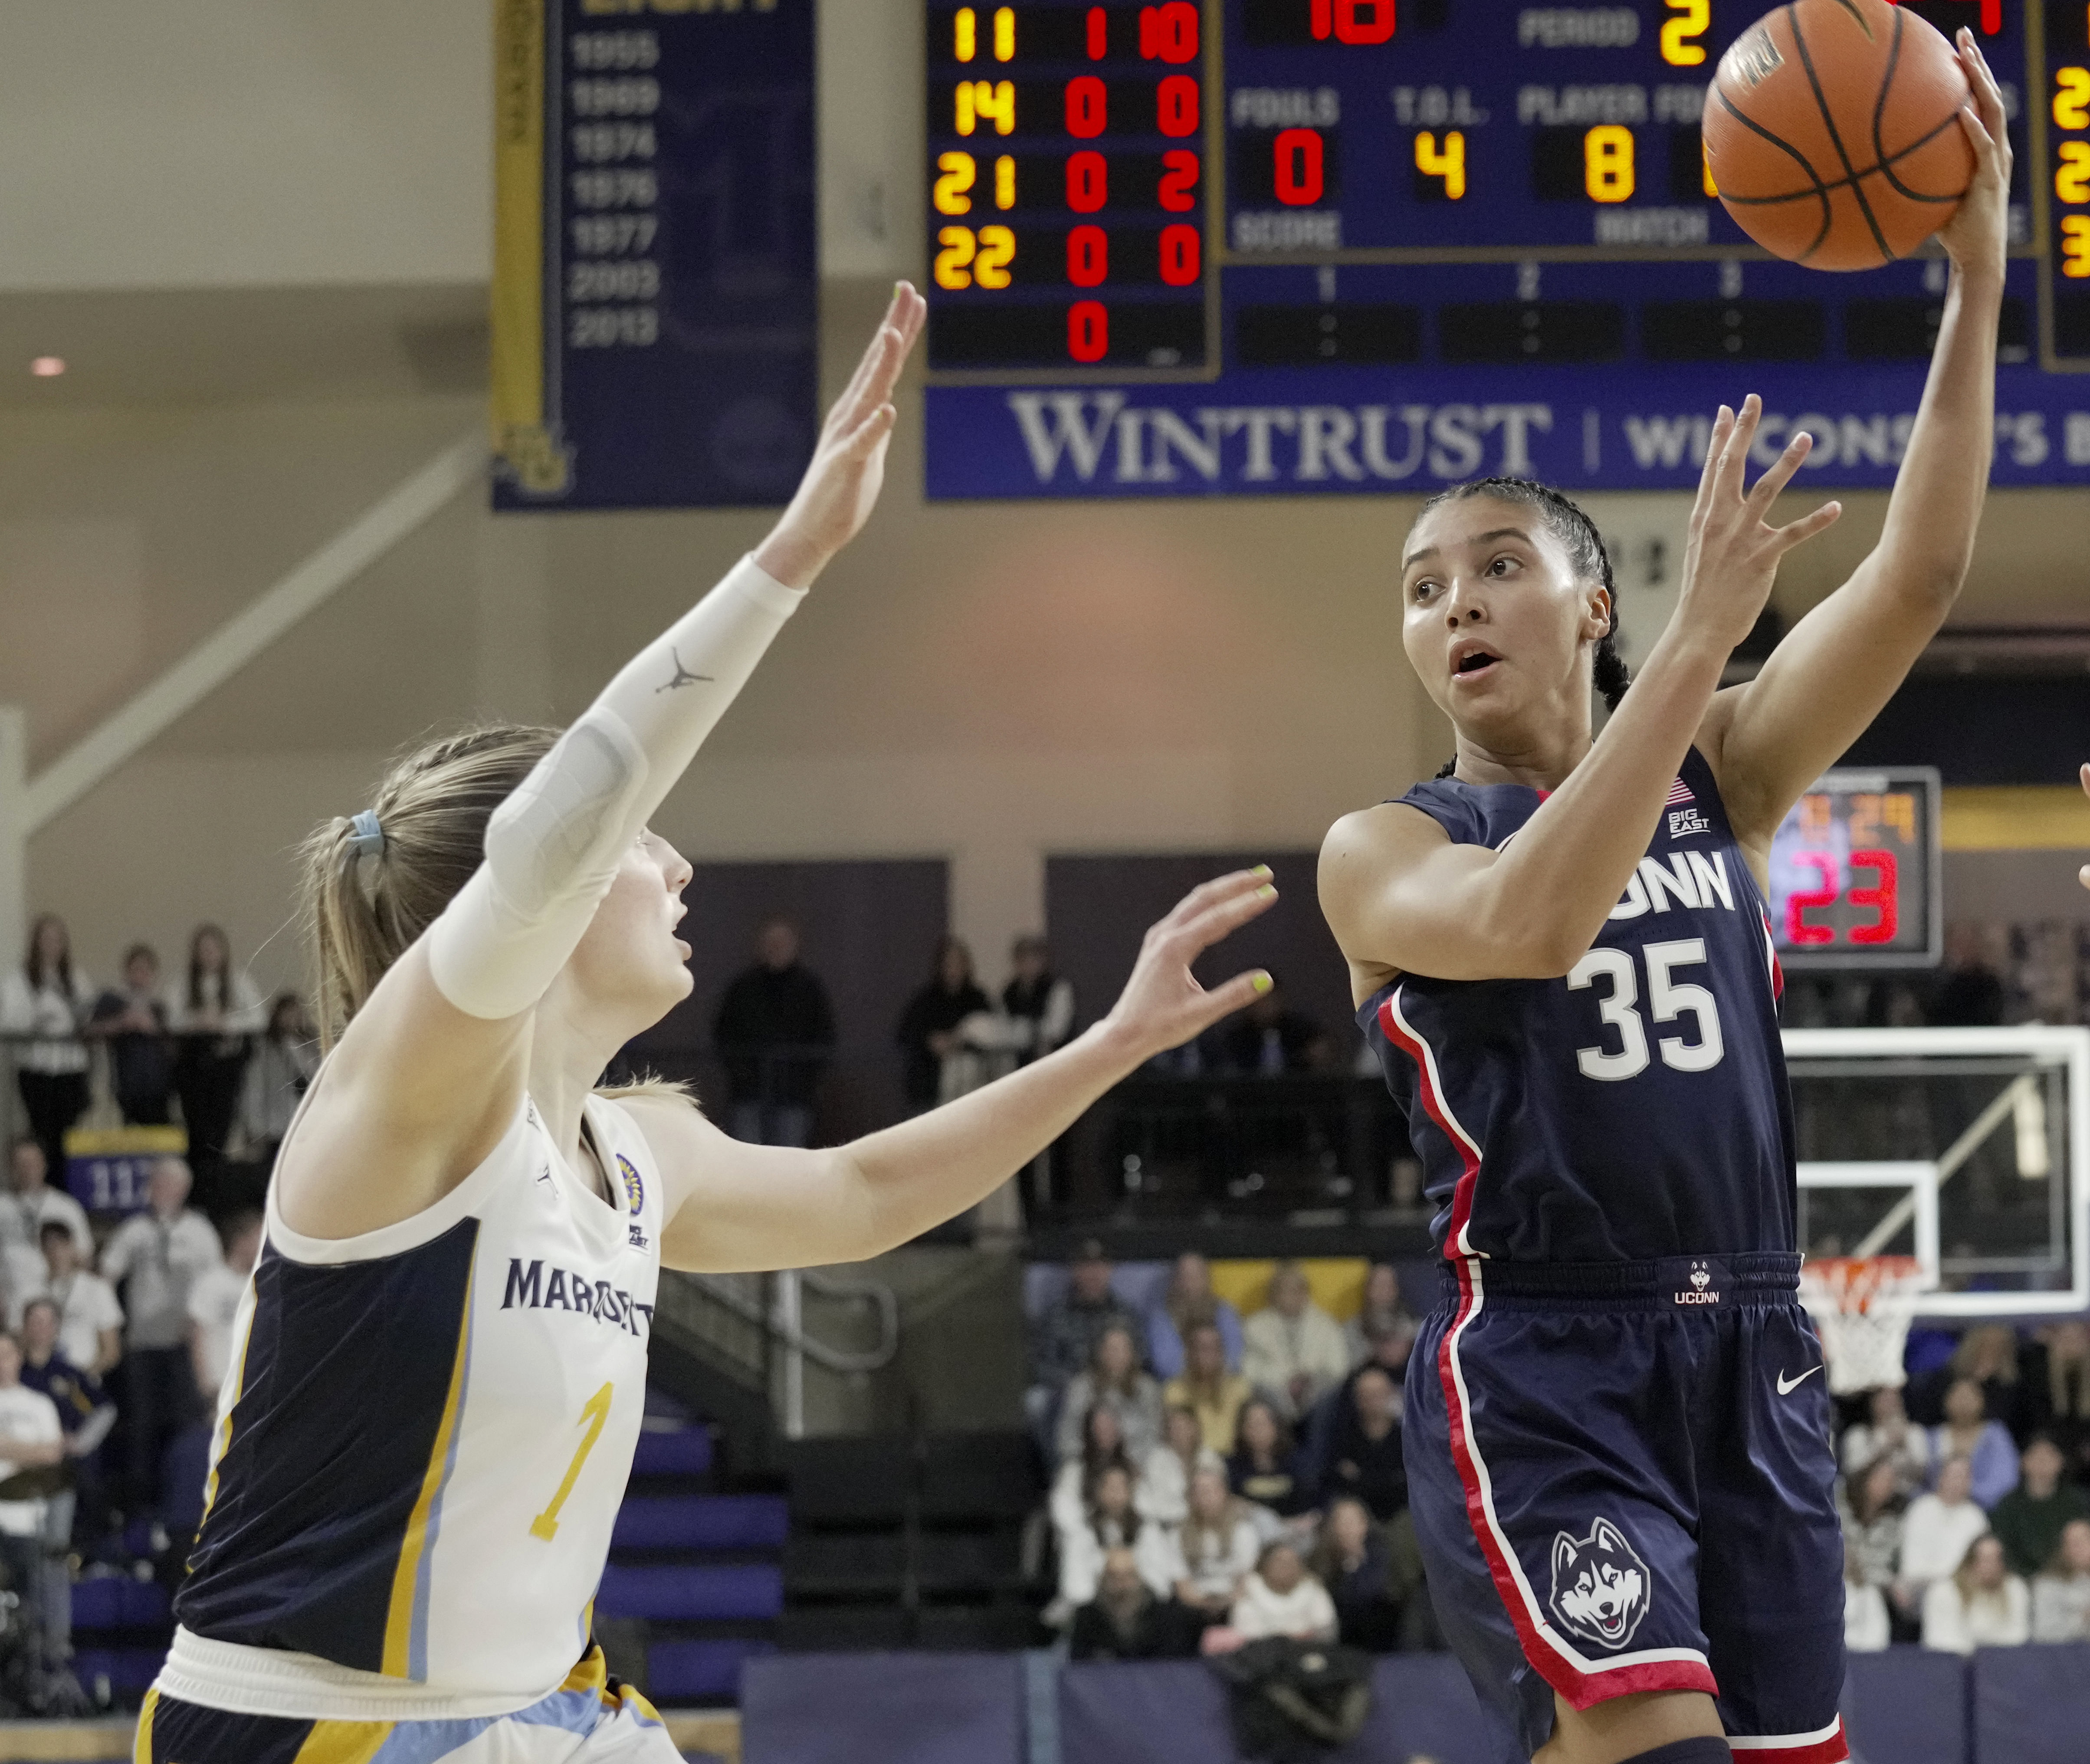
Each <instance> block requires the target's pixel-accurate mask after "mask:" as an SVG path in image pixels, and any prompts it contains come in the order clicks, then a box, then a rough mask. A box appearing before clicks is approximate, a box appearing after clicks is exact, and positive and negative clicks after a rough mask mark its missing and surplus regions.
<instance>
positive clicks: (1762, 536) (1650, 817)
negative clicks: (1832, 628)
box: [1320, 395, 1839, 980]
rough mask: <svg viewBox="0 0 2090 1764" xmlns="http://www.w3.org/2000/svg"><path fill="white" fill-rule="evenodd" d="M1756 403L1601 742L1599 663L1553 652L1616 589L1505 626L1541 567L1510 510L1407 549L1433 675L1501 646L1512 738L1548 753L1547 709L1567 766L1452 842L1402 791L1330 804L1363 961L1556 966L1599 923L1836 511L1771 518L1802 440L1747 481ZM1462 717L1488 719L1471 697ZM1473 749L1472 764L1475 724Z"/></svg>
mask: <svg viewBox="0 0 2090 1764" xmlns="http://www.w3.org/2000/svg"><path fill="white" fill-rule="evenodd" d="M1760 416H1761V405H1760V404H1759V403H1758V402H1757V399H1756V398H1755V397H1754V396H1753V395H1752V396H1751V397H1750V398H1748V399H1747V400H1746V401H1744V405H1743V407H1742V410H1741V411H1740V414H1739V415H1737V414H1736V413H1735V412H1734V411H1730V410H1729V409H1728V408H1727V407H1726V406H1725V405H1722V407H1720V411H1719V415H1718V418H1717V419H1715V421H1714V427H1713V435H1712V440H1711V443H1710V445H1709V447H1708V449H1707V450H1706V456H1705V471H1704V472H1703V474H1702V475H1701V478H1700V480H1699V485H1698V496H1697V502H1696V503H1695V505H1694V506H1693V507H1692V514H1691V540H1690V544H1689V547H1688V549H1687V552H1686V554H1685V558H1684V592H1683V596H1682V599H1681V601H1680V603H1679V607H1678V611H1677V614H1676V617H1675V618H1674V619H1672V620H1671V622H1670V626H1669V629H1668V630H1666V631H1665V632H1664V633H1663V634H1662V638H1661V639H1660V640H1659V641H1658V643H1656V645H1655V647H1654V652H1653V653H1652V654H1651V655H1650V656H1649V658H1648V661H1647V665H1645V667H1644V668H1643V669H1641V673H1640V675H1639V677H1638V678H1637V679H1636V680H1635V681H1634V682H1633V687H1632V691H1630V692H1628V693H1627V694H1626V695H1625V697H1624V699H1623V702H1622V703H1621V704H1620V706H1619V709H1618V710H1617V711H1616V712H1615V713H1614V714H1613V716H1612V717H1611V721H1610V722H1609V723H1607V724H1606V725H1605V728H1604V731H1603V733H1602V735H1601V736H1599V737H1598V738H1597V740H1596V742H1595V744H1594V745H1593V746H1588V742H1589V736H1588V727H1589V701H1588V686H1587V676H1586V674H1585V673H1581V672H1579V671H1577V669H1576V668H1575V667H1574V666H1572V665H1564V664H1566V663H1568V660H1569V659H1570V658H1569V657H1568V656H1563V655H1561V654H1559V653H1556V652H1558V651H1561V650H1563V649H1564V648H1566V646H1567V645H1568V644H1569V643H1572V642H1581V643H1589V642H1592V641H1593V639H1594V638H1595V637H1596V636H1597V635H1601V634H1602V632H1603V631H1604V630H1605V629H1606V624H1607V622H1608V621H1609V619H1610V617H1611V608H1610V604H1609V593H1608V591H1607V590H1606V589H1605V588H1603V587H1602V586H1601V585H1598V586H1596V587H1593V588H1591V589H1589V596H1590V598H1589V604H1588V607H1587V611H1586V615H1585V617H1584V620H1583V622H1582V624H1581V626H1580V629H1579V630H1578V631H1576V632H1573V633H1569V634H1566V635H1563V634H1561V633H1559V632H1558V631H1556V630H1550V629H1548V628H1546V627H1543V626H1540V627H1538V628H1537V629H1535V630H1529V635H1527V634H1526V631H1525V630H1515V629H1512V626H1513V625H1516V624H1520V623H1522V622H1524V614H1523V613H1522V612H1521V611H1520V609H1519V608H1518V605H1517V604H1516V603H1517V602H1518V601H1519V600H1525V599H1526V597H1528V596H1530V595H1531V594H1532V593H1533V592H1534V590H1533V587H1530V586H1528V585H1527V584H1531V583H1536V581H1537V579H1538V578H1539V577H1540V576H1541V575H1542V574H1543V573H1544V571H1545V570H1546V568H1547V566H1548V560H1547V557H1546V553H1545V552H1544V549H1543V548H1542V547H1541V546H1540V545H1538V544H1537V543H1536V541H1535V540H1534V539H1533V536H1532V535H1531V534H1529V532H1526V531H1524V530H1523V529H1521V528H1518V527H1507V526H1504V525H1502V524H1500V523H1499V521H1498V522H1497V523H1496V524H1494V525H1492V526H1490V527H1489V530H1488V531H1481V532H1477V533H1474V534H1473V535H1471V536H1469V537H1467V538H1465V539H1464V540H1460V541H1456V542H1453V541H1450V540H1447V542H1446V543H1444V544H1442V545H1440V546H1435V547H1425V548H1423V549H1421V550H1418V551H1416V552H1413V553H1410V555H1409V557H1408V559H1407V561H1406V564H1405V567H1404V575H1403V580H1402V594H1403V599H1404V603H1405V606H1406V612H1405V619H1406V622H1407V624H1408V652H1409V656H1410V659H1411V660H1414V661H1415V663H1416V665H1417V668H1418V669H1420V670H1423V671H1424V679H1425V683H1426V685H1427V684H1428V683H1429V682H1430V678H1431V675H1430V670H1431V669H1436V670H1438V671H1440V672H1441V671H1443V670H1444V669H1449V670H1450V671H1451V673H1454V674H1456V673H1458V672H1459V671H1460V664H1461V663H1462V662H1464V661H1465V660H1470V659H1471V658H1472V655H1473V646H1474V645H1491V646H1494V648H1495V649H1497V650H1499V651H1500V652H1503V658H1504V659H1503V661H1502V662H1499V663H1497V664H1496V665H1498V666H1503V665H1507V667H1508V668H1509V669H1512V671H1511V672H1510V673H1508V674H1507V683H1506V684H1505V685H1504V686H1501V687H1490V688H1488V689H1487V690H1490V691H1500V692H1503V693H1515V694H1516V695H1518V700H1517V702H1516V705H1515V708H1513V709H1512V710H1510V711H1508V712H1506V713H1505V716H1504V719H1503V722H1502V725H1501V727H1502V730H1503V735H1502V739H1503V741H1504V742H1530V743H1532V744H1533V747H1532V751H1533V754H1534V755H1535V754H1536V752H1537V749H1538V748H1539V747H1540V746H1544V745H1546V743H1547V742H1548V729H1549V725H1550V728H1551V729H1552V730H1553V732H1554V734H1555V736H1556V737H1557V738H1555V739H1553V740H1552V742H1551V745H1552V746H1554V747H1555V748H1556V749H1557V752H1556V753H1555V756H1554V762H1553V763H1554V765H1555V770H1556V772H1561V773H1564V774H1565V776H1564V778H1559V777H1556V778H1555V779H1552V780H1550V781H1551V782H1554V783H1555V784H1557V787H1556V788H1554V789H1552V791H1551V794H1550V796H1549V797H1548V798H1547V799H1546V802H1544V803H1543V804H1542V806H1541V807H1540V808H1539V810H1538V811H1537V813H1536V814H1535V815H1533V816H1532V818H1531V820H1529V822H1528V823H1527V824H1525V825H1524V828H1522V829H1521V830H1520V832H1519V833H1517V834H1516V837H1514V838H1513V839H1512V840H1511V841H1508V843H1507V844H1506V845H1503V847H1502V848H1501V849H1500V850H1491V849H1490V848H1489V847H1487V846H1486V845H1468V844H1455V843H1453V842H1452V841H1451V839H1450V838H1449V837H1447V834H1446V833H1445V832H1444V830H1443V828H1441V827H1440V826H1439V825H1438V824H1437V823H1436V822H1435V821H1434V820H1431V819H1430V817H1429V816H1428V815H1425V814H1423V813H1422V812H1421V811H1420V810H1417V809H1414V808H1411V807H1405V806H1404V805H1402V804H1399V803H1382V804H1380V805H1379V806H1378V807H1375V808H1369V809H1365V810H1361V811H1359V812H1357V813H1356V814H1353V815H1346V816H1344V818H1343V819H1342V820H1340V821H1338V822H1336V823H1335V826H1334V827H1333V828H1331V829H1330V830H1329V833H1328V837H1327V840H1326V841H1324V842H1323V843H1322V848H1321V867H1320V893H1321V906H1322V912H1323V913H1324V914H1326V915H1327V920H1328V924H1329V927H1330V928H1331V930H1332V931H1334V932H1335V940H1336V942H1337V943H1338V944H1340V945H1341V947H1342V949H1343V953H1344V955H1345V956H1346V957H1348V959H1349V961H1350V962H1351V963H1352V966H1353V967H1354V968H1356V969H1358V970H1378V971H1381V972H1395V971H1397V972H1402V973H1414V974H1426V975H1434V976H1435V977H1437V978H1438V979H1449V980H1469V979H1550V978H1552V977H1555V976H1557V975H1563V974H1565V973H1567V972H1568V970H1569V969H1570V968H1572V967H1573V966H1574V965H1575V964H1576V962H1578V961H1579V960H1580V959H1581V957H1582V955H1583V954H1584V953H1585V951H1586V950H1587V949H1589V945H1590V944H1591V943H1592V942H1593V941H1594V940H1595V938H1596V936H1597V933H1598V931H1599V930H1600V929H1601V928H1602V925H1603V923H1604V919H1605V917H1606V914H1609V913H1610V911H1611V909H1612V908H1613V907H1614V906H1616V905H1617V904H1618V901H1619V896H1620V895H1621V894H1623V893H1624V891H1625V887H1626V883H1627V880H1628V878H1630V877H1631V876H1632V872H1633V870H1634V868H1635V867H1636V865H1637V864H1638V863H1640V860H1641V858H1642V857H1643V856H1644V855H1645V854H1646V851H1647V847H1648V841H1649V839H1650V838H1651V837H1653V835H1654V829H1655V826H1656V824H1657V822H1658V820H1659V818H1660V816H1661V814H1662V801H1663V798H1664V797H1665V796H1666V794H1667V793H1668V790H1669V788H1670V786H1671V784H1672V782H1673V781H1675V777H1676V775H1677V772H1678V769H1679V767H1680V766H1681V765H1682V764H1683V759H1684V754H1685V752H1686V751H1687V750H1688V748H1689V747H1690V746H1691V743H1692V738H1693V737H1694V736H1695V735H1696V734H1697V729H1698V726H1699V724H1700V722H1701V720H1702V719H1703V717H1704V716H1705V710H1706V706H1707V704H1708V703H1709V700H1710V699H1711V697H1712V695H1713V693H1714V690H1715V688H1716V687H1717V686H1718V684H1719V678H1720V670H1721V669H1722V667H1723V666H1724V665H1725V664H1726V661H1727V656H1728V655H1729V654H1730V653H1731V652H1732V651H1733V648H1734V647H1735V644H1736V643H1740V641H1741V639H1742V638H1743V637H1744V636H1745V635H1747V634H1748V630H1749V628H1750V627H1751V626H1752V625H1753V624H1754V623H1755V622H1756V620H1757V616H1758V615H1759V614H1760V613H1761V612H1762V610H1763V606H1764V602H1765V600H1767V599H1768V598H1769V596H1770V585H1771V583H1772V581H1773V579H1774V578H1775V576H1776V574H1777V572H1778V560H1779V559H1780V558H1781V557H1783V556H1784V554H1785V553H1787V551H1789V550H1791V549H1792V547H1793V546H1795V544H1800V543H1801V542H1802V541H1803V540H1807V539H1809V538H1812V537H1813V536H1814V535H1815V534H1817V533H1818V532H1821V531H1823V530H1824V529H1825V528H1826V527H1828V526H1829V525H1830V523H1832V522H1833V521H1834V520H1835V518H1836V517H1837V514H1838V512H1839V510H1838V505H1836V504H1835V503H1834V502H1830V503H1827V504H1825V505H1824V506H1822V507H1821V508H1819V509H1817V510H1814V511H1813V513H1811V514H1807V515H1804V516H1803V517H1801V518H1800V519H1799V520H1796V521H1794V522H1792V523H1790V524H1789V525H1787V526H1785V527H1773V526H1772V525H1771V524H1770V521H1769V518H1768V517H1769V515H1770V510H1771V505H1772V503H1773V502H1774V500H1775V499H1776V497H1777V496H1778V492H1779V491H1780V490H1781V489H1782V488H1783V487H1784V485H1785V484H1786V483H1787V480H1789V479H1790V478H1791V475H1792V474H1793V473H1794V472H1795V471H1797V470H1799V468H1800V462H1801V461H1802V460H1803V459H1804V458H1806V456H1807V450H1808V441H1807V438H1806V437H1804V436H1802V437H1797V438H1795V441H1793V443H1792V444H1791V445H1790V446H1788V447H1787V449H1786V450H1785V453H1784V454H1783V456H1782V457H1781V458H1779V460H1778V463H1777V464H1776V465H1775V466H1774V467H1772V468H1771V469H1770V471H1767V472H1765V474H1764V475H1763V476H1762V477H1761V478H1760V479H1759V480H1757V483H1756V484H1755V485H1754V486H1753V487H1749V486H1748V485H1747V484H1746V482H1745V477H1744V471H1745V467H1746V464H1747V461H1748V451H1749V446H1750V444H1751V442H1752V441H1753V440H1754V439H1755V436H1756V429H1757V420H1758V418H1759V417H1760ZM1476 500H1480V499H1478V498H1477V499H1476ZM1500 506H1502V507H1503V509H1504V510H1506V511H1511V512H1513V511H1514V509H1515V505H1513V504H1503V505H1500ZM1488 518H1490V519H1492V518H1493V517H1488ZM1417 536H1421V528H1420V527H1418V529H1417ZM1527 629H1529V627H1527ZM1441 683H1442V682H1440V684H1441ZM1455 690H1456V689H1455ZM1440 702H1441V700H1440ZM1462 715H1463V716H1464V719H1465V720H1466V721H1474V722H1477V721H1479V717H1478V715H1477V713H1476V712H1472V711H1468V712H1463V713H1462ZM1576 729H1579V730H1580V737H1579V743H1578V742H1577V741H1576V739H1575V738H1574V737H1573V734H1572V732H1573V731H1574V730H1576ZM1563 732H1564V733H1563ZM1584 746H1587V748H1588V754H1587V757H1586V758H1584V757H1582V754H1581V749H1582V747H1584ZM1461 749H1462V764H1463V763H1464V762H1463V755H1464V752H1465V751H1466V743H1465V739H1464V735H1463V734H1462V737H1461ZM1523 757H1524V756H1523V755H1519V754H1516V753H1512V754H1509V755H1506V756H1503V757H1499V758H1494V759H1492V760H1491V763H1492V764H1494V767H1495V768H1496V769H1497V770H1499V771H1506V772H1511V773H1512V774H1513V773H1515V772H1518V771H1523V772H1526V773H1528V774H1529V775H1530V776H1533V777H1535V776H1537V773H1538V772H1542V771H1543V770H1544V769H1545V766H1544V765H1543V764H1538V765H1535V766H1520V765H1518V764H1516V762H1517V761H1518V760H1520V759H1522V758H1523Z"/></svg>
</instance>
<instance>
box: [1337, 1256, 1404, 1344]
mask: <svg viewBox="0 0 2090 1764" xmlns="http://www.w3.org/2000/svg"><path fill="white" fill-rule="evenodd" d="M1421 1327H1422V1325H1421V1323H1420V1322H1419V1321H1418V1320H1417V1318H1416V1315H1415V1314H1414V1312H1413V1311H1411V1310H1408V1307H1407V1306H1405V1305H1404V1304H1403V1303H1402V1302H1401V1297H1400V1275H1399V1274H1398V1273H1397V1272H1396V1271H1395V1269H1394V1267H1393V1265H1392V1264H1391V1263H1388V1262H1374V1263H1373V1264H1372V1266H1371V1271H1370V1273H1368V1274H1366V1275H1365V1300H1364V1303H1363V1305H1362V1306H1360V1307H1359V1309H1358V1311H1357V1315H1356V1316H1354V1317H1352V1319H1350V1320H1349V1321H1348V1323H1344V1325H1343V1349H1344V1355H1345V1357H1346V1359H1347V1362H1348V1368H1354V1367H1357V1366H1362V1365H1363V1364H1364V1363H1365V1361H1366V1360H1368V1359H1370V1357H1371V1351H1372V1338H1373V1334H1374V1332H1379V1333H1382V1334H1387V1335H1398V1334H1400V1333H1401V1332H1403V1331H1405V1332H1406V1333H1407V1336H1408V1340H1410V1341H1413V1340H1414V1339H1415V1337H1416V1335H1417V1332H1419V1331H1420V1330H1421ZM1348 1368H1346V1369H1348Z"/></svg>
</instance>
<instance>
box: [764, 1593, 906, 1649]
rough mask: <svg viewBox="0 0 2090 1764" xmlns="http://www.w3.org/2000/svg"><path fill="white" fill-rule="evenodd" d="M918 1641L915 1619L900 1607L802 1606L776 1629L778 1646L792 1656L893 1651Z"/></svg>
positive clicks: (787, 1616)
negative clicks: (915, 1635) (915, 1640)
mask: <svg viewBox="0 0 2090 1764" xmlns="http://www.w3.org/2000/svg"><path fill="white" fill-rule="evenodd" d="M913 1643H914V1619H913V1617H912V1616H910V1613H908V1612H907V1611H903V1610H902V1609H901V1608H900V1607H898V1606H897V1605H801V1606H797V1607H793V1609H791V1610H789V1611H785V1613H784V1615H783V1617H782V1618H781V1620H780V1621H779V1622H778V1624H777V1625H776V1646H778V1647H779V1648H780V1649H781V1650H783V1651H785V1653H789V1654H860V1653H864V1652H867V1651H871V1650H884V1651H890V1650H895V1649H900V1648H905V1647H909V1646H912V1645H913Z"/></svg>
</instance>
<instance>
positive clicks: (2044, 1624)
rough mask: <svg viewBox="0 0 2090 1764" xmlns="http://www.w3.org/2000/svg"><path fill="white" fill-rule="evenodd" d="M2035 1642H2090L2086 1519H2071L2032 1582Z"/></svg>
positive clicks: (2089, 1528) (2089, 1535) (2088, 1530)
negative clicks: (2049, 1559) (2038, 1575)
mask: <svg viewBox="0 0 2090 1764" xmlns="http://www.w3.org/2000/svg"><path fill="white" fill-rule="evenodd" d="M2032 1640H2033V1641H2090V1519H2071V1520H2070V1521H2068V1523H2067V1524H2066V1525H2064V1526H2062V1530H2061V1542H2059V1543H2058V1545H2056V1546H2055V1547H2054V1551H2053V1560H2051V1561H2050V1562H2049V1563H2048V1564H2047V1565H2046V1569H2045V1573H2042V1574H2041V1576H2040V1577H2039V1578H2038V1579H2037V1580H2036V1581H2033V1582H2032Z"/></svg>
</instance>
